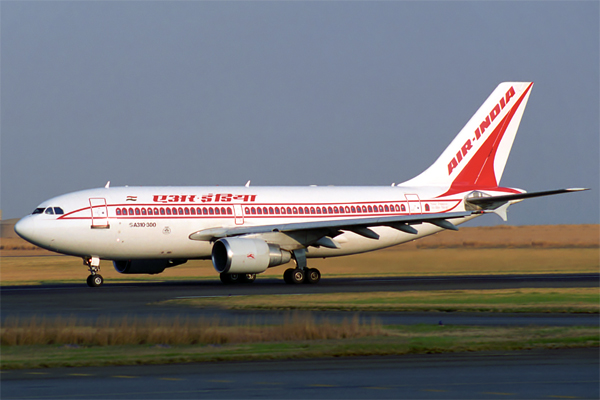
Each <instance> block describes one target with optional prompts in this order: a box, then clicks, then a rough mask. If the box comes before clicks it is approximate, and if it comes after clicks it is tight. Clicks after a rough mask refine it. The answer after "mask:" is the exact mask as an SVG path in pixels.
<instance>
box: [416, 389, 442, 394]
mask: <svg viewBox="0 0 600 400" xmlns="http://www.w3.org/2000/svg"><path fill="white" fill-rule="evenodd" d="M421 391H423V392H440V393H441V392H447V390H440V389H421Z"/></svg>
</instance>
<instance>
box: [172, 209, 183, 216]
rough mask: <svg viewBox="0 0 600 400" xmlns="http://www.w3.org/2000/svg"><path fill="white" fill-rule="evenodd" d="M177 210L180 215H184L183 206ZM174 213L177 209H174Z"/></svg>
mask: <svg viewBox="0 0 600 400" xmlns="http://www.w3.org/2000/svg"><path fill="white" fill-rule="evenodd" d="M177 211H178V212H179V215H183V208H181V207H179V209H178V210H177ZM173 214H175V209H173Z"/></svg>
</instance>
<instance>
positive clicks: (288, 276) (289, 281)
mask: <svg viewBox="0 0 600 400" xmlns="http://www.w3.org/2000/svg"><path fill="white" fill-rule="evenodd" d="M293 273H294V269H293V268H288V269H286V270H285V272H284V273H283V280H284V281H285V283H287V284H292V283H294V280H293V279H292V274H293Z"/></svg>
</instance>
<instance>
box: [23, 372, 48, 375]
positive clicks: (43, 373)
mask: <svg viewBox="0 0 600 400" xmlns="http://www.w3.org/2000/svg"><path fill="white" fill-rule="evenodd" d="M26 373H27V374H29V375H48V374H49V373H50V372H26Z"/></svg>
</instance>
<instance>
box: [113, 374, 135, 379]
mask: <svg viewBox="0 0 600 400" xmlns="http://www.w3.org/2000/svg"><path fill="white" fill-rule="evenodd" d="M112 377H113V378H120V379H134V378H139V376H131V375H113V376H112Z"/></svg>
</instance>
